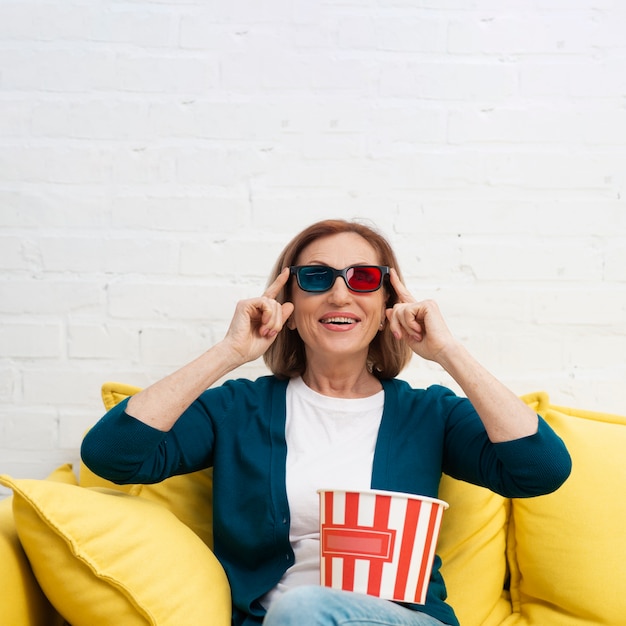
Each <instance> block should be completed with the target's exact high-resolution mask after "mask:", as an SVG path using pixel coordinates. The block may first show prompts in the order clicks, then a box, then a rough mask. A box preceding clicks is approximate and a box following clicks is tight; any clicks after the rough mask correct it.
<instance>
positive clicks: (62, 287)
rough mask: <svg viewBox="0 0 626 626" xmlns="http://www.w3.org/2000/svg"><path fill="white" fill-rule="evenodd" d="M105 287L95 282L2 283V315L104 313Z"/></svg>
mask: <svg viewBox="0 0 626 626" xmlns="http://www.w3.org/2000/svg"><path fill="white" fill-rule="evenodd" d="M104 302H105V291H104V286H103V285H98V284H94V281H93V280H87V281H78V280H57V279H49V280H46V279H41V278H32V279H22V278H17V279H14V280H6V279H5V280H0V313H8V314H11V315H13V314H22V313H33V314H35V315H41V313H42V312H43V311H44V310H45V312H46V314H48V315H56V314H67V313H68V312H72V311H73V312H81V313H87V312H92V313H94V312H95V313H100V312H101V311H102V309H103V307H104Z"/></svg>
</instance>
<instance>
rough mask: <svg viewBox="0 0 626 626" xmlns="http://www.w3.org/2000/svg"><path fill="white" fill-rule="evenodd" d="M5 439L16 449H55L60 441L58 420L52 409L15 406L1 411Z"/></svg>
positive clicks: (0, 416) (0, 417)
mask: <svg viewBox="0 0 626 626" xmlns="http://www.w3.org/2000/svg"><path fill="white" fill-rule="evenodd" d="M0 419H1V420H2V422H3V423H4V431H5V432H4V434H5V437H6V439H5V441H6V442H7V443H8V444H9V445H10V447H11V448H12V449H14V450H54V449H55V448H56V445H57V441H58V420H57V416H56V411H55V410H53V409H52V410H51V409H48V408H46V409H23V408H14V409H13V411H12V413H11V414H8V413H7V412H6V411H2V412H1V413H0Z"/></svg>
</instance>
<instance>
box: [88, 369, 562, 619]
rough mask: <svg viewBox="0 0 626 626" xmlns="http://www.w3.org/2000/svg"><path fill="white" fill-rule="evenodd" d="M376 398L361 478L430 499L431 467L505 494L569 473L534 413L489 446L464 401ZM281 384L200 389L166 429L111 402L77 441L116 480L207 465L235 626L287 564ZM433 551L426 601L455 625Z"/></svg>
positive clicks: (390, 393)
mask: <svg viewBox="0 0 626 626" xmlns="http://www.w3.org/2000/svg"><path fill="white" fill-rule="evenodd" d="M382 384H383V388H384V391H385V404H384V409H383V416H382V421H381V424H380V429H379V432H378V439H377V442H376V448H375V452H374V463H373V469H372V479H371V487H372V488H373V489H383V490H388V491H403V492H408V493H415V494H421V495H426V496H432V497H436V496H437V493H438V487H439V481H440V478H441V473H442V472H445V473H446V474H448V475H450V476H453V477H454V478H458V479H461V480H466V481H468V482H471V483H474V484H477V485H481V486H484V487H487V488H489V489H491V490H492V491H495V492H497V493H499V494H501V495H503V496H506V497H515V498H519V497H529V496H536V495H540V494H545V493H549V492H551V491H554V490H555V489H557V488H558V487H559V486H560V485H561V484H562V483H563V482H564V481H565V479H566V478H567V477H568V475H569V473H570V470H571V460H570V457H569V454H568V452H567V449H566V448H565V445H564V444H563V442H562V441H561V439H560V438H559V437H557V435H556V434H555V433H554V432H553V431H552V429H551V428H550V427H549V426H548V425H547V424H546V422H545V421H544V420H542V419H541V418H540V419H539V429H538V431H537V433H536V434H534V435H532V436H529V437H524V438H522V439H517V440H515V441H509V442H504V443H497V444H493V443H491V442H490V441H489V439H488V437H487V434H486V432H485V429H484V427H483V425H482V422H481V421H480V419H479V417H478V415H477V414H476V412H475V410H474V408H473V407H472V405H471V404H470V402H469V401H468V400H467V399H465V398H461V397H459V396H456V395H455V394H454V393H453V392H452V391H450V390H449V389H446V388H445V387H440V386H433V387H429V388H428V389H413V388H412V387H410V385H409V384H408V383H406V382H404V381H401V380H398V379H392V380H383V381H382ZM286 388H287V381H286V380H279V379H278V378H275V377H273V376H264V377H262V378H259V379H258V380H256V381H249V380H243V379H242V380H232V381H228V382H226V383H225V384H223V385H221V386H219V387H215V388H212V389H209V390H207V391H206V392H204V393H203V394H202V395H201V396H200V397H199V398H198V399H197V400H196V401H195V402H194V403H193V404H192V405H191V407H190V408H189V409H188V410H187V411H186V412H185V413H184V414H183V415H182V416H181V417H180V419H179V420H178V421H177V422H176V424H175V425H174V427H173V428H172V429H171V430H170V431H169V432H167V433H164V432H162V431H159V430H156V429H154V428H152V427H150V426H147V425H146V424H144V423H142V422H140V421H139V420H136V419H134V418H132V417H130V416H128V415H127V414H126V412H125V407H126V401H124V402H121V403H120V404H119V405H117V406H116V407H114V408H113V409H111V410H110V411H109V412H108V413H107V414H106V415H105V416H104V417H103V418H102V419H101V420H100V421H99V422H98V423H97V424H96V425H95V426H94V427H93V428H92V429H91V430H90V431H89V433H88V434H87V436H86V437H85V439H84V440H83V444H82V448H81V455H82V458H83V461H84V463H85V464H86V465H87V467H89V468H90V469H91V470H92V471H94V472H95V473H96V474H98V475H100V476H102V477H104V478H106V479H108V480H111V481H114V482H116V483H155V482H159V481H161V480H163V479H165V478H167V477H169V476H172V475H175V474H183V473H187V472H193V471H196V470H199V469H202V468H206V467H211V466H212V467H213V468H214V469H213V509H214V510H213V524H214V528H213V531H214V542H215V545H214V550H215V555H216V556H217V558H218V559H219V560H220V562H221V563H222V565H223V567H224V570H225V571H226V574H227V576H228V579H229V582H230V585H231V591H232V599H233V624H234V625H235V626H240V625H244V624H245V625H246V626H248V625H251V624H259V623H261V621H262V619H263V615H264V614H265V609H264V608H263V607H262V606H261V604H260V603H259V598H261V597H262V596H264V595H265V594H266V593H267V592H268V591H269V590H270V589H272V588H273V587H274V586H275V585H276V583H277V582H278V581H279V580H280V579H281V577H282V576H283V574H284V573H285V571H286V570H287V569H288V568H289V567H290V566H291V565H293V563H294V555H293V551H292V549H291V545H290V543H289V505H288V502H287V492H286V487H285V462H286V458H287V445H286V441H285V414H286V410H285V395H286ZM440 565H441V561H440V559H439V557H436V559H435V564H434V567H433V572H432V575H431V581H430V585H429V590H428V598H427V601H426V604H425V605H423V606H421V605H419V606H418V605H410V607H411V608H413V609H414V610H419V611H424V612H426V613H428V614H430V615H432V616H433V617H435V618H437V619H439V620H440V621H442V622H443V623H445V624H452V625H454V626H458V621H457V619H456V617H455V615H454V611H453V610H452V608H451V607H450V606H449V605H448V604H446V602H445V599H446V595H447V594H446V589H445V585H444V582H443V578H442V576H441V573H440V571H439V568H440Z"/></svg>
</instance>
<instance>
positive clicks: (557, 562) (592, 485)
mask: <svg viewBox="0 0 626 626" xmlns="http://www.w3.org/2000/svg"><path fill="white" fill-rule="evenodd" d="M537 403H538V412H539V413H541V414H542V415H543V416H544V417H545V419H546V420H547V422H548V423H549V424H550V425H551V426H552V427H553V428H554V430H555V431H556V432H557V433H558V434H559V435H560V436H561V437H562V438H563V440H564V441H565V443H566V445H567V447H568V449H569V451H570V454H571V456H572V464H573V467H572V474H571V476H570V478H569V479H568V480H567V481H566V482H565V484H564V485H563V486H562V487H561V488H560V489H559V490H558V491H556V492H555V493H553V494H549V495H546V496H541V497H538V498H531V499H528V500H524V499H520V500H514V501H513V503H512V522H511V525H510V532H509V544H508V545H509V548H508V554H509V561H510V567H511V599H512V601H513V607H514V610H515V611H516V612H517V613H519V616H518V618H517V620H515V621H513V622H511V624H515V625H517V626H526V625H530V624H558V625H559V626H582V625H589V626H591V625H593V626H597V625H600V624H604V625H606V626H614V625H615V624H623V623H624V620H625V616H626V596H625V595H624V594H623V593H622V587H623V585H624V582H625V581H626V541H624V520H626V499H625V498H624V494H625V493H626V461H625V456H624V450H626V417H620V416H616V415H607V414H602V413H596V412H591V411H582V410H577V409H569V408H564V407H556V406H550V404H549V400H548V398H547V396H545V395H544V396H543V397H540V398H538V399H537ZM507 624H508V622H507Z"/></svg>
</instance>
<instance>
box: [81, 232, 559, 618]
mask: <svg viewBox="0 0 626 626" xmlns="http://www.w3.org/2000/svg"><path fill="white" fill-rule="evenodd" d="M413 354H416V355H418V356H419V357H420V358H424V359H428V360H431V361H434V362H436V363H438V364H439V365H440V366H441V367H443V368H445V369H446V371H447V372H448V373H449V374H450V375H451V376H452V377H453V378H454V380H455V381H456V382H457V383H458V384H459V386H460V387H461V389H462V390H463V392H464V393H465V396H466V397H460V396H456V395H455V394H454V393H453V392H452V391H450V390H449V389H445V388H443V387H439V386H432V387H429V388H428V389H413V388H412V387H410V386H409V385H408V384H407V383H406V382H403V381H401V380H398V379H397V378H396V376H397V375H398V373H399V372H400V371H401V370H402V368H403V367H404V366H405V365H406V364H407V363H408V361H409V359H410V358H411V357H412V355H413ZM261 355H263V357H264V359H265V362H266V363H267V365H268V367H269V368H270V370H271V372H272V375H271V376H264V377H261V378H259V379H257V380H255V381H249V380H244V379H231V380H227V381H226V382H225V383H223V384H221V385H216V383H217V381H218V380H219V379H221V378H222V377H224V376H227V375H228V374H230V373H231V372H233V370H235V369H236V368H237V367H238V366H240V365H242V364H244V363H246V362H248V361H252V360H254V359H257V358H258V357H259V356H261ZM82 455H83V460H84V462H85V464H86V465H87V466H88V467H89V468H91V469H92V470H93V471H94V472H96V473H97V474H99V475H101V476H103V477H105V478H108V479H109V480H113V481H116V482H120V483H142V482H145V483H152V482H158V481H161V480H163V479H165V478H167V477H169V476H172V475H175V474H182V473H186V472H193V471H196V470H199V469H202V468H205V467H213V468H214V474H213V476H214V484H213V488H214V491H213V531H214V547H215V555H216V556H217V557H218V559H219V560H220V562H221V564H222V565H223V567H224V569H225V570H226V573H227V575H228V579H229V583H230V586H231V591H232V601H233V624H234V626H243V625H245V626H250V625H252V624H264V626H290V625H292V624H294V625H295V624H301V623H302V622H303V619H302V616H303V611H304V612H305V614H306V618H305V621H306V623H307V624H309V625H317V626H337V625H338V624H344V623H350V624H353V625H354V626H359V625H363V624H371V623H372V620H373V619H374V620H375V621H376V623H377V624H381V625H389V626H391V625H398V626H402V625H405V626H441V624H450V625H453V626H458V620H457V618H456V616H455V614H454V610H453V609H452V607H451V606H449V605H448V604H447V603H446V592H445V585H444V582H443V579H442V576H441V572H440V566H441V561H440V559H439V558H438V557H434V560H433V561H432V563H433V567H432V571H431V574H430V580H429V584H428V591H427V594H426V600H425V602H423V603H421V604H406V605H405V604H403V605H399V604H396V603H393V602H390V601H388V600H384V599H382V598H380V597H376V596H375V595H370V596H368V595H360V594H356V593H350V592H345V591H338V590H336V589H332V588H329V587H323V586H320V532H319V506H318V495H317V490H318V489H320V488H329V487H330V488H334V489H337V490H352V491H356V490H367V489H376V490H382V491H395V492H405V493H409V494H416V495H420V496H426V497H427V498H437V495H438V489H439V482H440V479H441V476H442V473H443V472H445V473H447V474H448V475H450V476H453V477H455V478H459V479H462V480H466V481H468V482H471V483H474V484H478V485H481V486H483V487H488V488H490V489H492V490H493V491H495V492H497V493H499V494H501V495H504V496H507V497H529V496H534V495H539V494H544V493H548V492H549V491H552V490H555V489H557V488H558V487H559V486H560V485H561V483H562V482H563V481H564V480H565V479H566V478H567V476H568V474H569V472H570V467H571V464H570V458H569V455H568V452H567V450H566V448H565V446H564V445H563V442H562V441H561V440H560V439H559V438H558V437H557V436H556V434H555V433H554V432H553V431H552V430H551V429H550V427H549V426H548V425H547V423H546V422H545V421H544V420H543V419H541V418H540V417H539V416H538V415H536V414H535V413H534V412H533V411H532V410H531V409H529V408H528V407H527V406H526V405H525V404H524V403H523V402H521V401H520V400H519V399H518V398H517V397H516V396H515V395H514V394H513V393H512V392H511V391H509V390H508V389H507V388H506V387H504V386H503V385H502V384H501V383H500V382H498V381H497V380H496V379H495V378H494V377H493V376H492V375H491V374H490V373H489V372H487V371H486V370H485V368H483V367H482V366H481V365H480V364H479V363H478V362H477V361H476V360H475V359H474V358H473V357H472V356H471V355H470V354H469V353H468V352H467V350H466V349H465V348H464V347H463V346H462V345H461V344H460V343H459V342H458V341H457V340H456V339H455V337H454V336H453V335H452V333H451V332H450V330H449V329H448V327H447V325H446V323H445V321H444V320H443V317H442V316H441V313H440V312H439V308H438V307H437V305H436V303H435V302H431V301H425V302H418V301H416V300H415V298H413V296H412V295H411V293H410V292H409V291H408V290H407V288H406V287H405V286H404V284H403V282H402V278H401V274H400V271H399V268H398V262H397V259H396V257H395V255H394V253H393V250H392V249H391V247H390V245H389V243H388V242H387V241H386V239H385V238H384V237H382V236H381V235H380V234H379V233H378V232H376V231H375V230H373V229H372V228H369V227H366V226H364V225H363V224H359V223H355V222H346V221H341V220H330V221H324V222H319V223H316V224H313V225H311V226H310V227H309V228H307V229H305V230H304V231H303V232H301V233H300V234H298V235H297V236H296V237H295V238H294V239H293V240H292V241H291V242H290V243H289V244H288V245H287V246H286V248H285V249H284V251H283V253H282V254H281V255H280V257H279V259H278V261H277V263H276V265H275V268H274V271H273V273H272V275H271V278H270V281H269V284H268V286H267V288H266V290H265V292H264V293H263V295H261V296H259V297H257V298H251V299H249V300H244V301H241V302H238V303H237V304H236V306H235V313H234V315H233V318H232V321H231V324H230V327H229V329H228V332H227V333H226V336H225V337H224V339H223V340H222V341H220V342H218V343H217V344H216V345H214V346H213V347H211V348H210V349H208V350H207V351H206V352H205V353H204V354H202V355H200V356H199V357H198V358H197V359H195V360H194V361H192V362H191V363H189V364H187V365H186V366H184V367H182V368H181V369H179V370H178V371H176V372H174V373H172V374H170V375H169V376H167V377H166V378H164V379H163V380H161V381H159V382H157V383H155V384H154V385H152V386H150V387H148V388H146V389H144V390H143V391H141V392H140V393H138V394H136V395H134V396H133V397H132V398H130V399H129V400H127V401H123V402H121V403H120V404H118V405H117V406H116V407H114V408H113V409H111V410H110V411H109V412H108V413H107V414H106V415H105V416H104V417H103V418H102V419H101V420H100V422H98V424H96V426H95V427H94V428H93V429H91V430H90V431H89V433H88V434H87V436H86V437H85V439H84V441H83V447H82ZM259 520H262V523H259Z"/></svg>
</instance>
